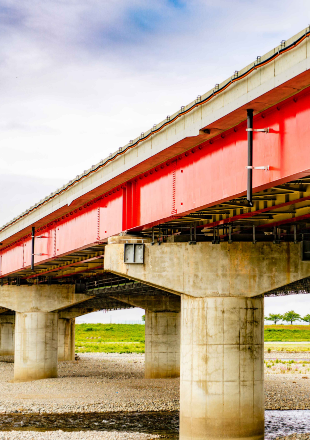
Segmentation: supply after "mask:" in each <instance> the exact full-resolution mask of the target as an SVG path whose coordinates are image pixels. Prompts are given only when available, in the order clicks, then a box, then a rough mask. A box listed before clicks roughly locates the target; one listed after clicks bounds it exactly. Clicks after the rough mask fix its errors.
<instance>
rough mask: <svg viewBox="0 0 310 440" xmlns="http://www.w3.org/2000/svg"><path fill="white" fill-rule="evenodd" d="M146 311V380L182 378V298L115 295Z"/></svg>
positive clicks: (120, 299)
mask: <svg viewBox="0 0 310 440" xmlns="http://www.w3.org/2000/svg"><path fill="white" fill-rule="evenodd" d="M113 298H115V299H118V300H119V301H122V302H124V303H126V304H131V305H133V306H135V307H140V308H141V309H144V310H145V378H146V379H165V378H170V377H179V376H180V340H181V325H180V324H181V317H180V315H181V298H180V297H179V296H177V295H168V294H167V295H159V294H147V295H124V294H118V295H113Z"/></svg>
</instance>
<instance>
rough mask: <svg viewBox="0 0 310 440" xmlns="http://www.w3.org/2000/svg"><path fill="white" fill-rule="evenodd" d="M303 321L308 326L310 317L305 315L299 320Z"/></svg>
mask: <svg viewBox="0 0 310 440" xmlns="http://www.w3.org/2000/svg"><path fill="white" fill-rule="evenodd" d="M301 319H302V320H303V321H305V322H307V323H308V324H310V315H306V316H304V317H303V318H301Z"/></svg>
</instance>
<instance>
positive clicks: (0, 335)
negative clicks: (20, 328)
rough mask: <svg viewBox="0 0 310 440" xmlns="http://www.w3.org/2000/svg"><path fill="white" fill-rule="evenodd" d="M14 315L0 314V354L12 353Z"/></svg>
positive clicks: (8, 354)
mask: <svg viewBox="0 0 310 440" xmlns="http://www.w3.org/2000/svg"><path fill="white" fill-rule="evenodd" d="M14 333H15V315H3V314H1V315H0V356H12V355H14V344H15V335H14Z"/></svg>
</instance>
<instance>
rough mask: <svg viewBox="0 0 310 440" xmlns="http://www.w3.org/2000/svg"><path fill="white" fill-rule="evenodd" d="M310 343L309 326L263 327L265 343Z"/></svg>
mask: <svg viewBox="0 0 310 440" xmlns="http://www.w3.org/2000/svg"><path fill="white" fill-rule="evenodd" d="M298 341H309V342H310V325H265V342H298Z"/></svg>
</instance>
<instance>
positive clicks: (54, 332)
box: [14, 312, 58, 381]
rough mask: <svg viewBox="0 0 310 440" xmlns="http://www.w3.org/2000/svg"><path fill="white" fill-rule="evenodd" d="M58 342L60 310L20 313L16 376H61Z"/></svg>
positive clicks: (16, 344)
mask: <svg viewBox="0 0 310 440" xmlns="http://www.w3.org/2000/svg"><path fill="white" fill-rule="evenodd" d="M57 345H58V314H57V313H46V312H29V313H16V323H15V360H14V361H15V363H14V379H15V380H20V381H27V380H37V379H45V378H49V377H57Z"/></svg>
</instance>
